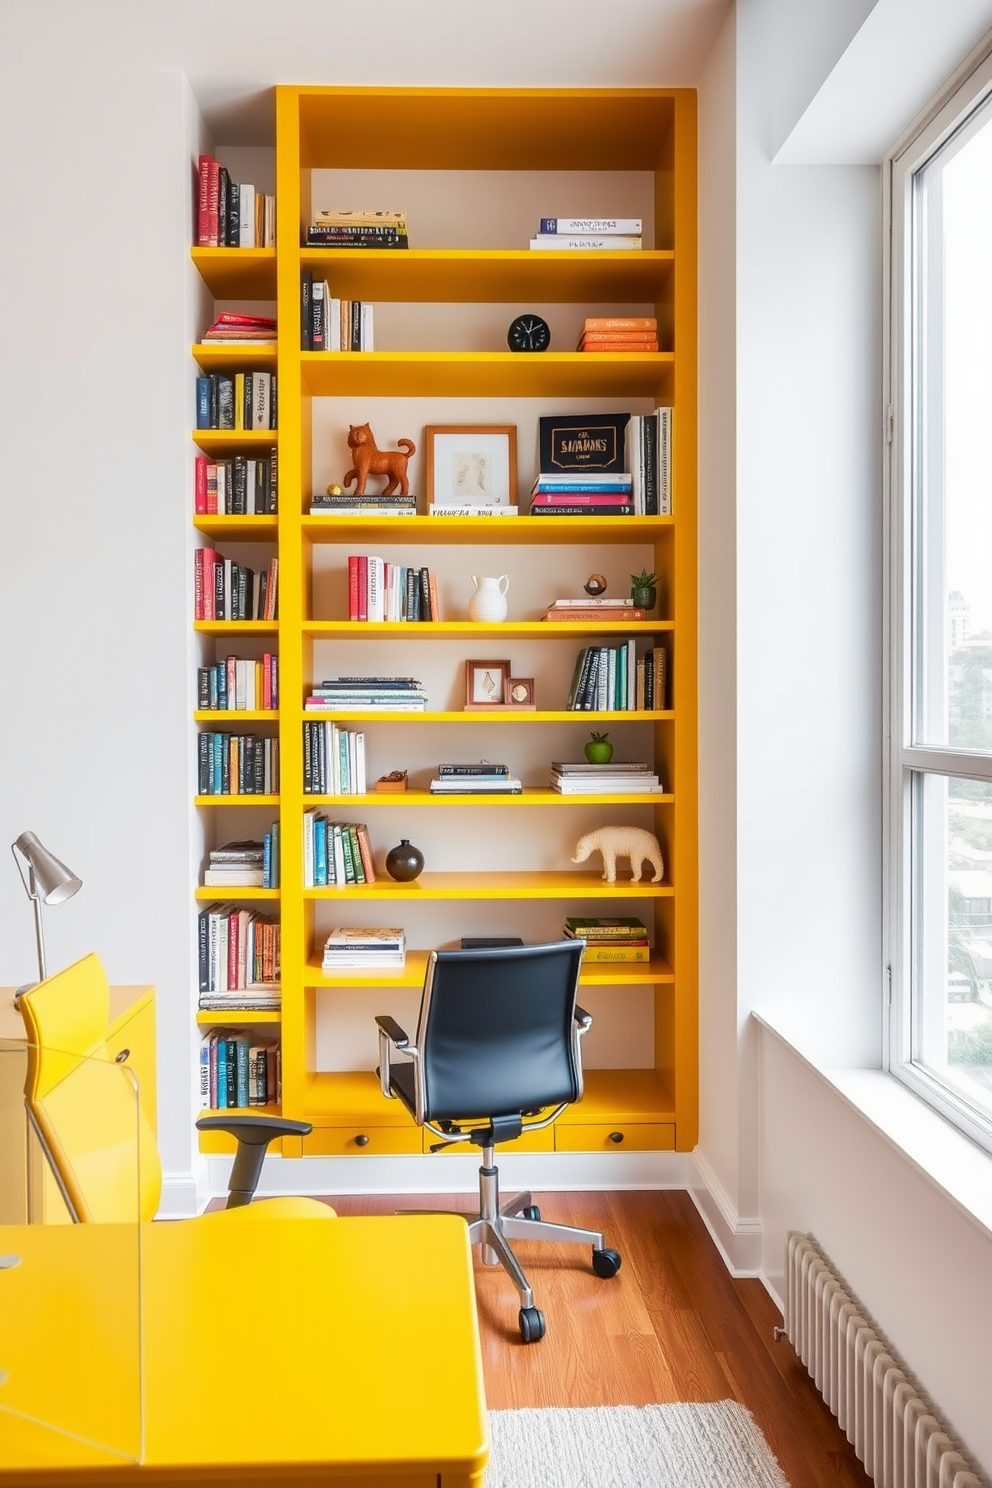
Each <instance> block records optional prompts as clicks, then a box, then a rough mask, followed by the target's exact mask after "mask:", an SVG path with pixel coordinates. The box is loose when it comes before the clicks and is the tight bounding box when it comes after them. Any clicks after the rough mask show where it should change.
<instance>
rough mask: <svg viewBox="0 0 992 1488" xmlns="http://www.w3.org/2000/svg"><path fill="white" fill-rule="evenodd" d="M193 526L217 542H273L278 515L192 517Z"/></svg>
mask: <svg viewBox="0 0 992 1488" xmlns="http://www.w3.org/2000/svg"><path fill="white" fill-rule="evenodd" d="M193 526H194V527H195V528H196V530H197V532H202V533H203V534H204V536H205V537H212V538H216V539H217V541H219V542H275V541H276V539H277V538H278V536H279V518H278V517H228V516H223V517H213V516H211V517H203V516H201V517H194V518H193Z"/></svg>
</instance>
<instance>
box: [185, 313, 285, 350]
mask: <svg viewBox="0 0 992 1488" xmlns="http://www.w3.org/2000/svg"><path fill="white" fill-rule="evenodd" d="M278 338H279V323H278V321H277V320H276V319H275V317H274V316H272V315H241V314H238V313H237V312H236V311H234V310H221V311H220V313H219V314H218V315H216V316H215V317H214V319H213V320H212V321H211V323H210V325H208V326H207V329H206V330H205V331H204V333H203V335H202V336H201V337H200V340H201V341H206V342H207V343H211V342H221V343H222V344H227V345H238V346H245V345H251V346H275V344H276V342H277V341H278Z"/></svg>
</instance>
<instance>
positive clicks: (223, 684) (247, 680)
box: [196, 651, 279, 713]
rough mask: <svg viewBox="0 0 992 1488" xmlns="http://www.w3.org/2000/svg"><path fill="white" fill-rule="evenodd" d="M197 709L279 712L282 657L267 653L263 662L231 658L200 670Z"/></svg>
mask: <svg viewBox="0 0 992 1488" xmlns="http://www.w3.org/2000/svg"><path fill="white" fill-rule="evenodd" d="M196 706H197V708H200V709H202V710H203V711H204V712H214V711H216V712H218V713H240V712H249V713H250V712H256V711H258V710H261V711H263V712H266V713H267V712H270V711H271V712H275V710H276V709H277V708H278V707H279V658H278V656H276V655H275V654H274V653H273V652H271V651H266V652H265V655H264V656H263V657H262V659H261V661H256V660H255V659H254V658H252V657H250V656H248V657H243V656H227V657H225V658H224V660H223V661H215V662H214V664H213V666H205V667H197V669H196Z"/></svg>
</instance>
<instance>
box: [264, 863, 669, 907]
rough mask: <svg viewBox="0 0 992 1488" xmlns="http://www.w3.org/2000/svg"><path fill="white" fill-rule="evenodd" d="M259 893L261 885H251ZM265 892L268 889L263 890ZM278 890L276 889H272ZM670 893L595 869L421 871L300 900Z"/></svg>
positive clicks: (310, 892) (662, 886)
mask: <svg viewBox="0 0 992 1488" xmlns="http://www.w3.org/2000/svg"><path fill="white" fill-rule="evenodd" d="M255 892H256V893H261V892H262V890H256V891H255ZM266 892H273V891H272V890H268V891H266ZM274 892H278V891H274ZM674 893H675V890H674V888H673V887H672V886H671V884H669V883H657V884H655V883H644V882H643V881H642V882H641V883H632V882H631V881H630V879H623V880H618V882H617V883H615V884H608V883H606V882H605V881H604V880H603V879H602V878H601V877H600V875H599V874H598V873H578V872H575V873H573V872H568V871H559V870H554V869H553V870H550V871H549V872H547V873H535V872H525V873H422V874H421V876H420V877H419V878H416V879H414V881H413V882H412V883H396V882H395V881H394V880H393V879H391V878H377V879H376V881H375V883H373V884H347V885H341V886H339V887H334V888H326V889H325V888H321V889H304V890H303V897H304V899H337V900H338V901H342V900H345V899H370V900H375V899H420V900H425V899H491V900H497V899H659V898H665V897H669V898H670V897H671V896H672V895H673V894H674Z"/></svg>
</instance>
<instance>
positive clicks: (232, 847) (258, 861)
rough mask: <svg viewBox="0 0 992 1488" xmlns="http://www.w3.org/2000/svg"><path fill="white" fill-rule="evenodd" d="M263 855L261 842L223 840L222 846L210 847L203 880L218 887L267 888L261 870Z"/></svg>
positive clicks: (208, 884) (209, 885)
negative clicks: (208, 860) (207, 865)
mask: <svg viewBox="0 0 992 1488" xmlns="http://www.w3.org/2000/svg"><path fill="white" fill-rule="evenodd" d="M263 856H264V849H263V846H262V843H261V842H254V841H244V842H225V844H224V846H223V847H214V848H211V850H210V866H209V867H208V868H207V869H206V870H205V871H204V874H203V882H204V884H205V885H207V886H208V887H211V886H213V885H216V886H217V887H218V888H219V887H221V886H228V887H232V888H234V887H238V888H256V889H261V888H268V887H269V885H268V884H266V882H265V876H264V873H263V871H262V859H263Z"/></svg>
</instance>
